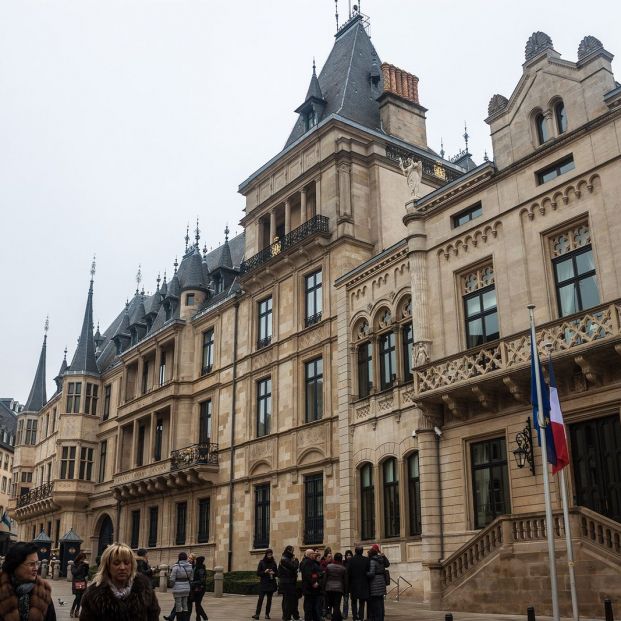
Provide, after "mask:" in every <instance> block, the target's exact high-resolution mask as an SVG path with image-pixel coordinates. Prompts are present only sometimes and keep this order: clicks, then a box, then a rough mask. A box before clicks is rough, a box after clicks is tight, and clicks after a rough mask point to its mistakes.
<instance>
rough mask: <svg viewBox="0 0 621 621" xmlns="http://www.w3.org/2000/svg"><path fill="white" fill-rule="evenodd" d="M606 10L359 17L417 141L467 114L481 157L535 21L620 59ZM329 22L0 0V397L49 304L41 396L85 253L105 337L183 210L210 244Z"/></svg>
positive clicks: (148, 280)
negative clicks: (399, 87)
mask: <svg viewBox="0 0 621 621" xmlns="http://www.w3.org/2000/svg"><path fill="white" fill-rule="evenodd" d="M352 4H353V3H352ZM620 4H621V3H619V2H613V1H609V2H598V1H593V2H589V3H588V4H587V3H584V2H577V1H574V0H572V1H567V0H565V1H563V2H541V1H537V2H536V1H532V0H522V1H521V2H501V1H496V2H489V1H488V2H483V1H476V0H470V1H469V2H446V1H444V2H443V1H441V0H436V1H435V2H414V1H413V0H411V1H406V0H401V1H398V0H363V2H362V7H361V8H362V12H363V13H365V14H367V15H369V16H370V18H371V36H372V40H373V42H374V45H375V47H376V49H377V51H378V53H379V56H380V58H381V60H382V61H386V62H390V63H393V64H395V65H397V66H399V67H402V68H403V69H406V70H408V71H411V72H412V73H415V74H416V75H417V76H419V78H420V85H419V93H420V100H421V104H422V105H424V106H425V107H427V108H428V109H429V112H428V114H427V132H428V138H429V144H430V146H431V147H432V148H434V149H436V150H439V149H440V140H441V138H443V140H444V148H445V150H446V152H447V154H448V155H451V154H454V153H456V152H457V151H458V150H459V149H460V148H462V147H463V139H462V137H461V135H462V134H463V123H464V120H466V121H467V122H468V132H469V133H470V136H471V137H470V151H471V152H472V153H473V154H474V157H475V160H476V161H477V162H480V161H481V160H482V157H483V152H484V150H485V149H487V150H488V153H490V155H491V143H490V141H489V131H488V127H487V125H486V124H485V123H484V122H483V119H484V118H485V117H486V116H487V104H488V101H489V99H490V97H491V96H492V95H493V94H494V93H501V94H504V95H505V96H507V97H508V96H509V95H510V94H511V91H512V89H513V87H514V86H515V84H516V83H517V80H518V79H519V77H520V75H521V71H522V62H523V60H524V45H525V43H526V40H527V39H528V37H529V36H530V34H531V33H532V32H533V31H535V30H543V31H544V32H547V33H548V34H549V35H550V36H551V37H552V40H553V41H554V44H555V45H554V46H555V49H556V50H557V51H558V52H560V53H561V54H562V56H563V58H566V59H569V60H576V56H577V48H578V44H579V42H580V40H581V39H582V37H583V36H585V35H587V34H592V35H594V36H596V37H598V38H599V39H601V40H602V42H603V43H604V46H605V47H606V49H608V50H609V51H610V52H612V53H613V54H614V53H618V54H621V35H620V34H619V32H620V31H619V23H620V21H621V20H620V18H621V8H620ZM348 5H349V3H348V2H347V1H346V0H345V1H344V0H340V2H339V12H340V19H341V23H343V21H345V19H346V18H347V12H348ZM334 32H335V19H334V1H333V0H269V1H266V0H263V1H261V0H258V1H257V0H254V1H252V2H251V1H249V0H239V1H238V2H231V1H230V0H229V1H222V2H215V1H212V0H203V1H198V0H185V1H182V0H176V1H174V0H158V1H155V0H153V1H147V0H99V1H89V0H75V1H72V2H69V1H63V0H53V1H45V2H43V1H40V2H34V1H31V0H13V1H8V0H0V231H1V232H2V236H1V241H0V266H1V268H2V304H1V305H0V326H1V328H0V330H1V332H0V351H1V354H2V355H1V356H0V396H2V397H14V398H17V399H18V400H19V401H21V402H22V403H23V402H24V401H25V400H26V398H27V396H28V391H29V389H30V384H31V382H32V379H33V375H34V371H35V367H36V363H37V360H38V356H39V351H40V347H41V342H42V338H43V324H44V320H45V316H46V314H49V316H50V331H49V336H48V373H47V375H48V379H49V381H48V396H50V395H51V394H52V392H53V383H52V378H53V377H54V375H56V372H57V371H58V368H59V366H60V363H61V360H62V352H63V349H64V347H65V345H66V346H67V347H68V348H69V355H68V357H69V360H70V359H71V356H72V355H73V351H74V349H75V345H76V340H77V337H78V334H79V330H80V326H81V321H82V315H83V312H84V304H85V300H86V293H87V289H88V281H89V269H90V263H91V258H92V255H93V253H96V254H97V274H96V276H95V298H94V300H95V301H94V306H95V321H96V322H97V321H100V322H101V325H102V329H103V327H105V326H107V325H108V323H109V322H110V321H111V320H112V319H113V317H114V316H115V315H116V314H117V313H118V312H119V311H120V310H121V309H122V308H123V304H124V302H125V299H126V298H127V297H129V296H131V295H132V294H133V292H134V290H135V288H136V282H135V275H136V272H137V269H138V264H142V273H143V277H144V285H145V288H146V289H147V290H149V291H153V289H154V288H155V279H156V276H157V273H158V272H162V273H163V271H164V270H165V269H166V270H168V273H169V274H170V273H171V272H172V263H173V261H174V258H175V255H181V254H182V252H183V248H184V241H183V237H184V235H185V226H186V223H187V222H190V224H191V226H192V227H193V226H194V224H193V223H194V221H195V219H196V216H197V215H198V216H199V218H200V228H201V231H202V240H201V244H202V243H203V241H206V243H207V245H208V247H216V246H217V245H219V244H220V243H222V241H223V230H224V227H225V225H226V224H227V223H228V224H229V226H230V227H231V229H232V232H233V233H234V232H235V231H236V230H237V231H239V230H240V229H239V226H238V222H239V219H240V217H241V212H242V208H243V199H242V197H241V196H240V195H239V194H237V186H238V184H239V183H240V182H241V181H243V180H244V179H245V178H246V177H247V176H249V175H250V174H251V173H252V172H254V171H255V170H256V169H257V168H258V167H260V166H261V165H262V164H263V163H265V162H266V161H267V160H268V159H269V158H271V157H272V156H274V155H275V154H276V153H277V152H278V151H280V149H281V148H282V147H283V145H284V143H285V140H286V138H287V136H288V134H289V132H290V130H291V127H292V125H293V123H294V122H295V119H296V115H295V114H294V112H293V110H294V109H295V108H296V107H297V106H298V105H299V104H300V103H302V100H303V98H304V95H305V94H306V89H307V87H308V82H309V79H310V75H311V65H312V59H313V56H315V57H316V60H317V65H318V68H319V67H321V66H322V65H323V62H324V61H325V59H326V57H327V55H328V53H329V51H330V49H331V47H332V44H333V40H334V39H333V35H334ZM613 66H614V64H613ZM617 77H618V78H619V76H617ZM619 79H620V80H621V78H619Z"/></svg>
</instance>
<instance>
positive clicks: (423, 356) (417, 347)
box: [412, 341, 430, 367]
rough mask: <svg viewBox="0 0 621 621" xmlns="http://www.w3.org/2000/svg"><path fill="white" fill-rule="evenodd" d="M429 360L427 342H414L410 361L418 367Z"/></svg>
mask: <svg viewBox="0 0 621 621" xmlns="http://www.w3.org/2000/svg"><path fill="white" fill-rule="evenodd" d="M429 360H430V356H429V343H427V342H425V341H419V342H418V343H414V348H413V351H412V362H413V363H414V366H415V367H420V366H422V365H423V364H427V363H428V362H429Z"/></svg>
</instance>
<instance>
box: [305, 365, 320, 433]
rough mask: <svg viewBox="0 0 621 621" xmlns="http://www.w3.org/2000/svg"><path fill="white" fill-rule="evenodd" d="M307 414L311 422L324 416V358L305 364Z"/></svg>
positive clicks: (306, 417) (308, 421) (308, 420)
mask: <svg viewBox="0 0 621 621" xmlns="http://www.w3.org/2000/svg"><path fill="white" fill-rule="evenodd" d="M304 376H305V382H306V416H305V421H306V422H307V423H310V422H312V421H314V420H320V419H321V417H322V416H323V359H322V358H316V359H315V360H311V361H310V362H307V363H306V365H305V373H304Z"/></svg>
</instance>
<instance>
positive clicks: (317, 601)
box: [300, 549, 323, 621]
mask: <svg viewBox="0 0 621 621" xmlns="http://www.w3.org/2000/svg"><path fill="white" fill-rule="evenodd" d="M300 573H301V574H302V594H303V595H304V619H305V621H321V585H322V582H323V572H322V571H321V565H320V563H319V560H318V559H317V558H316V554H315V550H311V549H309V550H306V552H305V554H304V558H303V559H302V562H301V563H300Z"/></svg>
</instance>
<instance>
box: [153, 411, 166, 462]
mask: <svg viewBox="0 0 621 621" xmlns="http://www.w3.org/2000/svg"><path fill="white" fill-rule="evenodd" d="M163 439H164V421H163V420H162V419H161V418H158V419H157V420H156V422H155V444H154V446H153V459H154V460H155V461H160V459H162V441H163Z"/></svg>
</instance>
